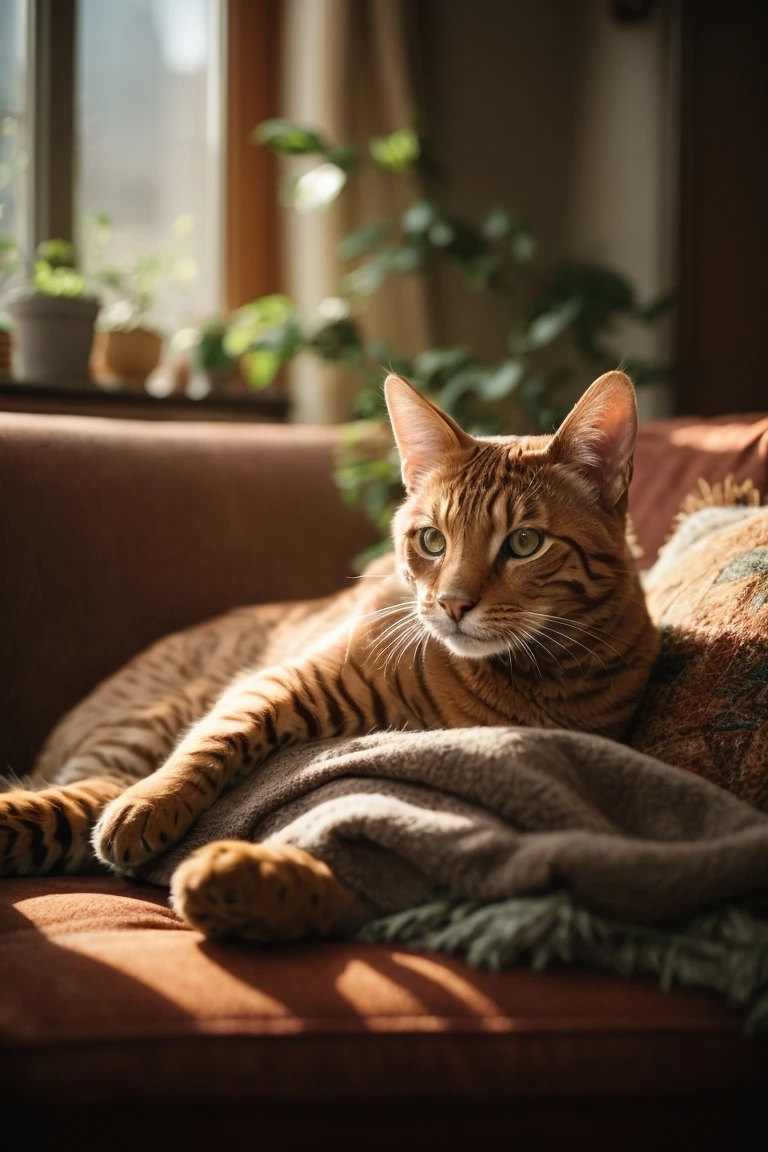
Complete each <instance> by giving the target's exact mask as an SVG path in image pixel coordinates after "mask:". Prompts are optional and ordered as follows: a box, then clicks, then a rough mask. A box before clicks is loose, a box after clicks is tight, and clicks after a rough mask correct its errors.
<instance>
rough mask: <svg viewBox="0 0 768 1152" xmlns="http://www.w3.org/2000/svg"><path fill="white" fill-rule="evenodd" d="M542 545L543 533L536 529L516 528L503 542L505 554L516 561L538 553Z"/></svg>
mask: <svg viewBox="0 0 768 1152" xmlns="http://www.w3.org/2000/svg"><path fill="white" fill-rule="evenodd" d="M543 543H544V533H543V532H539V530H538V528H517V529H516V530H515V531H514V532H512V533H511V534H510V535H509V536H508V537H507V539H506V541H505V548H506V550H507V552H508V553H509V554H510V555H512V556H514V557H516V558H517V559H518V560H525V559H526V558H527V557H528V556H533V554H534V553H535V552H538V550H539V548H541V546H542V544H543Z"/></svg>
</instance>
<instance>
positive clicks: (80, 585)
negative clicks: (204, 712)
mask: <svg viewBox="0 0 768 1152" xmlns="http://www.w3.org/2000/svg"><path fill="white" fill-rule="evenodd" d="M337 437H338V433H337V432H334V430H332V429H319V428H318V429H314V428H298V427H288V426H273V425H222V424H215V425H210V424H193V425H187V424H169V423H158V424H155V423H150V422H132V421H109V420H100V419H93V418H85V417H81V418H78V417H61V416H24V415H8V414H2V415H0V700H1V701H2V706H1V707H0V712H1V713H2V723H0V773H5V772H8V771H9V770H13V771H14V772H17V773H23V772H26V771H28V770H29V768H30V767H31V762H32V758H33V756H34V753H35V752H36V750H37V749H38V748H39V746H40V744H41V742H42V740H43V739H44V737H45V735H46V734H47V732H48V731H49V730H50V728H51V727H52V726H53V724H54V723H55V722H56V720H57V719H58V717H59V716H60V715H61V714H62V713H63V712H64V711H65V710H66V709H67V708H69V707H71V706H72V705H73V704H74V703H76V702H77V700H79V699H80V698H81V697H82V696H83V695H84V694H85V693H86V692H88V691H89V690H90V689H91V688H92V687H93V686H94V685H95V684H96V683H97V682H98V681H99V680H101V679H103V677H104V676H106V675H108V674H109V673H111V672H113V671H114V670H115V669H116V668H118V667H119V666H120V665H121V664H123V663H124V662H125V661H126V660H127V659H129V658H130V657H131V656H132V655H134V654H135V653H136V652H138V651H140V650H141V649H142V648H143V647H145V646H146V645H147V644H149V643H150V642H152V641H153V640H155V639H157V638H158V637H160V636H162V635H164V634H166V633H168V632H171V631H174V630H175V629H178V628H183V627H185V626H187V625H189V624H194V623H195V622H197V621H200V620H204V619H206V618H207V617H209V616H212V615H214V614H216V613H218V612H223V611H225V610H226V609H228V608H231V607H234V606H236V605H240V604H250V603H256V602H266V601H270V600H293V599H301V598H305V597H309V596H317V595H323V594H325V593H328V592H331V591H333V590H335V589H337V588H339V587H341V586H343V584H344V582H345V578H346V576H347V574H348V572H349V561H350V558H351V557H352V556H353V555H354V554H355V553H356V552H357V551H359V550H360V549H361V548H362V547H364V546H365V545H366V544H367V543H369V542H370V540H371V529H370V527H369V526H368V525H366V524H365V523H364V521H363V520H362V518H361V517H357V516H354V515H352V514H351V513H350V512H349V511H347V510H345V509H344V507H343V506H342V505H341V503H340V501H339V498H338V494H337V492H336V490H335V488H334V485H333V482H332V479H331V467H332V454H333V448H334V444H335V443H336V442H337Z"/></svg>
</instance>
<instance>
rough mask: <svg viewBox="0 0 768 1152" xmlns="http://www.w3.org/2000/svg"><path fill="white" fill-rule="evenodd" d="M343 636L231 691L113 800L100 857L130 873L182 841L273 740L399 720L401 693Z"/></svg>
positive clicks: (100, 836) (97, 840)
mask: <svg viewBox="0 0 768 1152" xmlns="http://www.w3.org/2000/svg"><path fill="white" fill-rule="evenodd" d="M346 655H347V648H346V643H340V644H338V642H337V646H336V647H334V648H333V649H329V650H324V651H323V652H322V653H318V654H315V656H313V657H308V658H306V659H305V660H302V661H295V662H292V663H290V664H284V665H280V666H278V667H275V668H271V669H268V670H266V671H265V672H263V673H260V674H257V675H255V676H252V677H249V678H247V679H245V680H244V681H242V682H240V683H239V684H238V685H236V686H235V687H233V688H232V689H231V690H229V691H228V692H226V693H225V694H224V695H223V696H222V697H221V698H220V699H219V701H218V702H217V703H216V704H215V705H214V707H213V709H212V710H211V711H210V712H209V713H208V715H207V716H205V717H204V718H203V719H202V720H201V721H200V722H199V723H197V724H196V725H194V727H193V728H192V729H191V730H190V732H189V733H188V734H187V735H186V736H185V737H184V738H183V739H182V740H181V742H180V743H179V744H178V745H177V747H176V748H175V749H174V751H173V752H172V753H171V755H170V756H169V757H168V759H167V760H166V762H165V764H163V766H162V767H161V768H159V769H158V770H157V772H155V773H154V774H153V775H152V776H150V777H149V778H148V779H146V780H141V781H139V782H138V783H137V784H135V785H133V787H131V788H129V789H128V790H127V791H126V792H125V793H124V794H123V795H122V796H120V797H119V798H118V799H117V800H115V801H113V802H112V803H111V804H110V805H109V806H108V807H107V809H106V810H105V812H104V814H103V816H102V818H101V820H100V821H99V824H98V826H97V828H96V829H95V831H94V846H95V848H96V851H97V855H99V856H100V858H101V859H102V860H104V861H105V863H108V864H111V865H113V866H115V867H117V868H118V869H121V870H123V871H129V870H130V869H132V868H134V867H136V866H137V865H140V864H143V863H146V861H148V860H151V859H152V858H153V857H154V856H157V855H159V854H160V853H162V852H164V851H166V850H167V849H168V848H169V847H170V846H171V845H172V844H175V843H176V842H177V841H179V840H180V839H181V838H182V837H183V836H184V834H185V833H186V832H187V831H188V830H189V828H191V826H192V824H194V822H195V820H197V818H198V817H199V816H200V815H201V814H202V813H203V812H204V811H205V810H206V809H207V808H209V807H210V806H211V804H213V802H214V801H215V800H216V799H217V798H218V797H219V796H220V795H221V793H222V792H223V791H224V789H225V788H228V787H231V786H232V785H234V784H236V783H238V782H239V781H240V780H242V779H243V778H244V777H245V776H247V775H248V774H249V773H250V772H252V771H253V770H254V768H255V767H256V766H257V765H259V764H261V763H262V762H263V761H264V760H265V759H266V757H267V756H268V755H269V754H270V753H271V752H273V751H275V749H276V748H280V747H283V746H285V745H286V744H294V743H298V742H304V741H310V740H322V739H324V738H326V737H330V736H350V735H354V734H356V733H358V732H368V731H371V730H372V729H374V728H376V727H379V728H385V727H387V726H388V725H393V724H394V725H398V726H402V725H403V723H404V720H403V718H402V707H403V706H402V702H401V703H400V704H399V708H400V712H398V711H397V710H396V701H395V700H394V699H393V698H392V697H391V695H387V693H386V692H385V690H384V688H383V687H382V686H381V685H380V684H378V685H377V684H376V683H374V680H373V678H372V677H370V678H369V676H368V673H367V671H366V669H365V668H363V667H362V666H361V665H360V664H359V663H358V662H357V661H356V660H355V659H354V658H353V657H352V656H350V657H349V658H347V659H345V657H346Z"/></svg>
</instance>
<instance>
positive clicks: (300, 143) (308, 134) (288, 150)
mask: <svg viewBox="0 0 768 1152" xmlns="http://www.w3.org/2000/svg"><path fill="white" fill-rule="evenodd" d="M249 140H250V141H251V143H252V144H266V146H267V147H268V148H270V149H271V150H272V151H273V152H277V153H278V155H280V156H307V155H311V154H312V153H315V152H326V151H327V150H328V147H327V145H326V143H325V141H324V140H323V138H322V137H321V136H320V135H319V133H317V132H315V131H313V129H311V128H305V127H303V126H302V125H301V124H294V123H293V122H292V121H290V120H264V121H262V123H261V124H259V125H258V127H257V128H254V130H253V132H251V134H250V136H249Z"/></svg>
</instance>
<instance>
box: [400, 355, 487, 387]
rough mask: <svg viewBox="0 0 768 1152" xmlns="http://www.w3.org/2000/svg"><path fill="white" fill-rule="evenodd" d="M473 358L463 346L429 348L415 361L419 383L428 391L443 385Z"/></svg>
mask: <svg viewBox="0 0 768 1152" xmlns="http://www.w3.org/2000/svg"><path fill="white" fill-rule="evenodd" d="M471 359H472V356H471V353H470V351H469V349H468V348H464V347H461V346H458V345H457V346H454V347H447V348H427V349H426V351H424V352H421V353H420V354H419V355H418V356H417V357H416V359H415V360H414V362H413V368H414V372H415V374H416V376H417V378H418V381H419V383H420V384H421V386H422V387H423V388H425V389H426V390H427V391H436V390H437V389H438V388H440V387H442V386H443V385H444V384H445V382H446V380H447V379H448V377H449V376H453V375H454V373H456V372H458V371H459V369H461V368H464V367H466V365H467V364H469V362H470V360H471Z"/></svg>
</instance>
